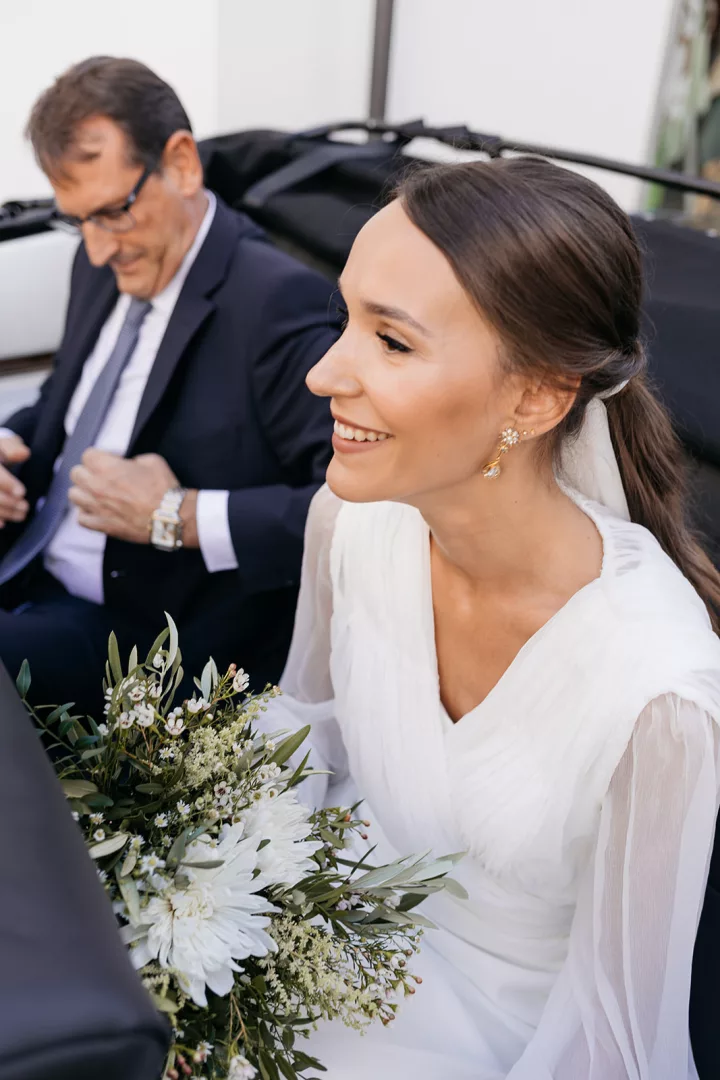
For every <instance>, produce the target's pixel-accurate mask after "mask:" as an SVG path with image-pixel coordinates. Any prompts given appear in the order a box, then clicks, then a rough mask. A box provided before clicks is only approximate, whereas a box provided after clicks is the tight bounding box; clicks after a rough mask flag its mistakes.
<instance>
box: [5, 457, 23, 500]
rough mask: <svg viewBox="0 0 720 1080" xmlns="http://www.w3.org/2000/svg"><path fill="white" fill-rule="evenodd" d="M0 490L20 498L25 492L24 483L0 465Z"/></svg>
mask: <svg viewBox="0 0 720 1080" xmlns="http://www.w3.org/2000/svg"><path fill="white" fill-rule="evenodd" d="M0 491H2V492H4V493H5V494H7V495H11V496H13V497H14V498H15V499H22V497H23V495H24V494H25V485H24V484H21V483H20V481H19V480H18V479H17V478H16V477H14V476H13V474H12V473H10V472H8V471H7V469H4V468H3V467H2V465H0Z"/></svg>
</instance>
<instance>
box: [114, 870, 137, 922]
mask: <svg viewBox="0 0 720 1080" xmlns="http://www.w3.org/2000/svg"><path fill="white" fill-rule="evenodd" d="M125 861H126V862H127V859H126V860H125ZM115 875H116V877H117V867H116V869H115ZM117 882H118V888H119V889H120V895H121V896H122V898H123V900H124V901H125V903H126V904H127V909H128V913H129V915H130V918H131V919H132V921H133V924H134V925H135V926H139V925H140V923H141V922H142V918H141V914H140V893H139V892H138V889H137V885H136V884H135V882H134V881H133V879H132V878H124V879H123V878H120V877H118V879H117Z"/></svg>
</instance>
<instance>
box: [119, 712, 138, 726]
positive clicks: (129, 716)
mask: <svg viewBox="0 0 720 1080" xmlns="http://www.w3.org/2000/svg"><path fill="white" fill-rule="evenodd" d="M136 715H137V714H136V713H135V711H134V710H133V711H132V712H122V713H120V719H119V720H118V724H119V725H120V727H121V728H125V730H127V729H128V728H131V727H132V726H133V724H134V723H135V717H136Z"/></svg>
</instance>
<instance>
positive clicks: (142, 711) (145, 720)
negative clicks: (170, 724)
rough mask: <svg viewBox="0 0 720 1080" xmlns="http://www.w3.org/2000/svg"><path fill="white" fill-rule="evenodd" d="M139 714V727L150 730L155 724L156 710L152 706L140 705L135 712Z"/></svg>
mask: <svg viewBox="0 0 720 1080" xmlns="http://www.w3.org/2000/svg"><path fill="white" fill-rule="evenodd" d="M135 711H136V713H137V722H138V727H142V728H149V727H152V726H153V724H154V723H155V710H154V709H153V707H152V705H138V707H137V709H136V710H135Z"/></svg>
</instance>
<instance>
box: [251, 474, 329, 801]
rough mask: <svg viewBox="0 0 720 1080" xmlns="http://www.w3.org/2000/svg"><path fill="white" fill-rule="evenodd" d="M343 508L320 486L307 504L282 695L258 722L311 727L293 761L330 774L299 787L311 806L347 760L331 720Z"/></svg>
mask: <svg viewBox="0 0 720 1080" xmlns="http://www.w3.org/2000/svg"><path fill="white" fill-rule="evenodd" d="M341 505H342V503H341V502H340V500H339V499H338V498H337V497H336V496H335V495H333V494H332V492H331V491H330V489H329V488H327V487H322V488H321V489H320V490H319V491H318V492H317V494H316V495H315V497H314V499H313V501H312V504H311V506H310V512H309V514H308V520H307V526H306V529H305V549H304V553H303V565H302V577H301V584H300V595H299V597H298V606H297V612H296V615H295V629H294V631H293V639H292V644H291V646H290V652H289V654H288V660H287V664H286V666H285V671H284V673H283V676H282V678H281V680H280V688H281V690H282V692H283V693H282V696H281V697H278V698H275V699H274V700H273V701H271V702H270V705H269V707H268V711H267V712H266V713H265V714H264V715H263V717H262V719H261V723H260V726H261V727H262V728H263V729H264V730H266V731H273V732H274V731H279V730H286V731H297V730H299V729H300V728H301V727H304V726H305V725H306V724H310V725H311V729H312V730H311V735H310V737H309V739H308V740H307V741H306V742H305V743H304V744H303V746H302V747H301V749H300V751H299V752H298V754H297V755H296V759H297V761H298V763H299V761H300V760H302V757H303V756H304V755H305V754H306V753H307V752H308V750H310V751H311V757H310V765H311V766H312V768H314V769H318V770H324V771H326V772H327V774H328V775H323V776H313V777H310V778H309V779H308V780H306V781H304V782H303V783H302V784H301V785H300V787H299V788H298V795H299V797H300V798H301V800H302V801H303V802H305V803H307V804H308V805H311V806H313V807H319V806H323V805H327V804H328V801H332V800H331V798H330V796H331V790H332V787H333V786H334V783H335V782H338V781H340V780H342V779H343V778H344V777H345V776H346V775H347V759H346V755H345V748H344V745H343V741H342V736H341V734H340V730H339V728H338V725H337V722H336V720H335V715H334V701H333V688H332V680H331V677H330V622H331V618H332V583H331V580H330V548H331V545H332V537H333V532H334V529H335V520H336V518H337V514H338V511H339V509H340V506H341Z"/></svg>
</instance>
